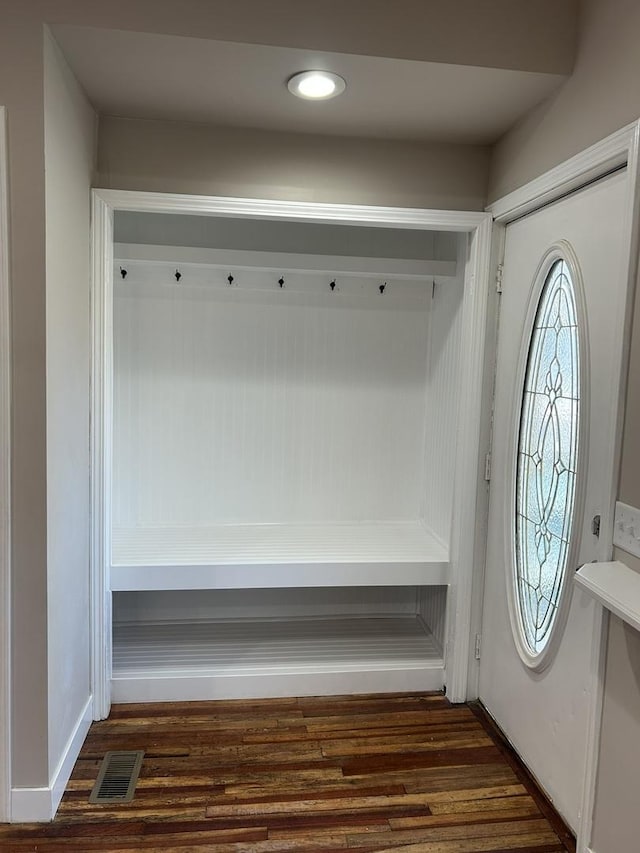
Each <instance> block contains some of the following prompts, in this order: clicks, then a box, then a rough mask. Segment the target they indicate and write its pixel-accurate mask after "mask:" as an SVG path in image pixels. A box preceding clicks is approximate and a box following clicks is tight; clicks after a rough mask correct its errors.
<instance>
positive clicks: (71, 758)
mask: <svg viewBox="0 0 640 853" xmlns="http://www.w3.org/2000/svg"><path fill="white" fill-rule="evenodd" d="M92 719H93V699H92V697H91V696H90V697H89V698H88V699H87V701H86V703H85V706H84V708H83V709H82V711H81V712H80V716H79V717H78V719H77V721H76V724H75V726H74V727H73V732H72V733H71V737H70V738H69V740H68V742H67V745H66V746H65V748H64V751H63V753H62V757H61V758H60V761H59V762H58V766H57V767H56V769H55V771H54V773H53V774H52V776H51V780H50V782H49V785H48V787H46V788H13V790H12V791H11V819H12V821H13V823H45V822H47V821H50V820H53V818H54V817H55V814H56V812H57V810H58V806H59V805H60V801H61V800H62V796H63V794H64V792H65V788H66V787H67V783H68V781H69V778H70V776H71V772H72V770H73V767H74V764H75V763H76V760H77V758H78V754H79V753H80V749H81V748H82V744H83V743H84V741H85V738H86V737H87V734H88V732H89V728H90V726H91V722H92Z"/></svg>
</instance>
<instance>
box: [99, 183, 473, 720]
mask: <svg viewBox="0 0 640 853" xmlns="http://www.w3.org/2000/svg"><path fill="white" fill-rule="evenodd" d="M97 192H98V193H100V192H102V193H103V194H104V195H106V196H107V197H108V196H109V193H106V192H105V191H97ZM119 195H120V196H121V197H126V196H128V195H131V194H128V193H121V194H119ZM132 195H136V196H137V197H138V200H139V198H140V196H141V195H142V196H152V194H132ZM167 198H170V197H167ZM111 201H113V199H111ZM233 201H234V200H229V202H233ZM216 202H217V203H218V209H216V210H211V211H208V212H207V215H196V214H194V213H193V212H189V213H180V214H176V213H171V212H164V211H163V212H155V211H153V210H149V209H145V208H144V206H142V209H141V206H140V205H139V204H138V205H136V206H135V208H134V209H122V208H118V206H117V205H115V204H114V206H113V207H114V210H115V212H114V214H113V219H112V220H111V219H110V218H109V225H108V229H107V230H109V235H108V239H107V240H106V241H105V247H104V248H106V247H107V246H108V247H109V251H110V257H109V259H108V267H107V262H106V261H105V264H104V274H103V276H102V283H103V289H102V296H103V301H102V306H103V309H104V310H103V313H102V320H103V321H106V323H105V325H104V326H103V329H104V340H103V349H102V353H103V359H102V370H103V373H102V380H103V381H102V395H103V396H102V400H101V401H100V400H99V401H98V403H100V402H102V404H103V408H102V413H103V424H104V433H103V436H104V444H103V449H104V456H103V457H102V461H103V462H104V469H103V472H102V473H103V478H102V484H103V488H102V492H101V494H102V496H103V502H102V506H103V510H104V512H103V514H102V524H103V526H102V528H101V531H102V535H103V552H102V553H103V556H104V565H103V582H104V594H105V597H106V605H105V607H104V608H103V613H104V617H105V618H104V633H105V638H106V639H107V640H108V645H107V649H108V651H107V652H106V653H105V658H106V659H105V660H104V661H103V664H104V666H105V667H106V669H107V678H106V679H105V684H104V705H105V707H106V709H107V711H108V703H109V702H110V701H111V699H113V700H114V701H125V702H126V701H130V702H139V701H173V700H185V699H198V700H201V699H214V698H241V697H266V696H287V695H320V694H331V693H334V694H335V693H348V692H351V693H357V692H361V693H364V692H367V693H368V692H385V691H387V692H389V691H399V690H407V691H410V690H433V689H441V688H443V687H445V686H447V689H448V695H449V696H450V698H454V700H455V699H460V700H461V699H464V698H466V696H467V691H466V678H467V672H466V670H467V665H468V660H467V659H468V656H469V631H470V612H471V586H472V582H473V562H474V554H475V552H476V548H477V546H478V543H477V542H476V540H475V531H474V524H473V522H472V523H471V524H470V525H469V527H467V528H466V529H465V528H464V527H463V525H464V514H465V512H466V513H468V512H469V510H470V509H471V508H472V507H473V509H474V510H475V501H476V497H477V491H478V488H479V484H478V470H479V436H480V431H481V423H480V419H481V411H480V394H479V393H478V387H477V386H474V388H473V394H472V397H473V399H471V400H469V399H468V396H469V386H470V381H471V379H472V375H473V374H475V375H476V377H477V382H478V384H479V385H481V384H482V355H483V349H482V346H483V340H484V337H483V333H484V312H485V310H486V289H485V288H483V287H482V286H478V285H479V284H480V283H481V282H482V280H483V277H482V275H481V274H479V272H478V265H479V263H480V260H479V258H480V255H481V254H482V251H481V249H480V243H481V242H482V241H479V239H478V231H479V230H480V228H481V227H485V230H487V231H488V229H486V217H485V216H484V215H483V214H473V215H472V216H473V217H475V221H474V226H475V227H474V228H471V227H469V225H468V224H467V226H466V228H465V227H460V224H459V223H458V224H457V230H453V229H452V228H451V227H449V228H446V227H436V226H435V223H434V222H431V223H430V225H429V227H420V226H417V225H416V224H413V225H411V227H407V226H406V225H403V226H400V227H398V225H397V223H394V221H393V218H392V214H390V213H389V212H388V211H385V213H386V216H387V219H386V220H385V219H384V218H383V217H382V216H381V219H382V221H380V222H375V223H374V224H371V223H370V222H367V221H357V220H356V221H355V222H354V221H349V222H340V221H332V220H330V219H328V217H326V214H325V216H324V217H320V215H319V216H318V219H319V220H320V221H304V220H303V221H300V220H297V219H296V217H295V216H293V215H292V210H291V209H289V210H288V214H289V215H288V216H286V217H282V216H279V217H272V218H265V217H264V215H260V216H259V215H252V216H250V215H247V213H246V211H243V215H242V216H237V215H235V216H234V215H233V211H229V210H225V209H224V206H225V200H224V199H219V200H216ZM101 203H103V204H104V203H105V202H104V199H103V200H102V202H101ZM257 204H262V205H265V206H268V205H269V203H268V202H262V203H257ZM214 207H215V205H214ZM291 207H293V208H295V205H294V206H291ZM339 209H340V208H338V206H336V207H335V208H334V214H335V212H336V211H337V210H339ZM358 210H374V211H375V210H377V209H358ZM404 213H405V214H407V213H409V212H408V211H405V212H404ZM411 213H413V214H415V215H416V216H418V218H419V215H420V214H421V212H420V211H414V212H411ZM422 215H424V214H422ZM447 216H449V217H451V216H454V217H455V214H448V215H447ZM463 216H464V215H460V217H461V218H462V217H463ZM466 216H467V217H469V216H470V215H469V214H467V215H466ZM111 228H112V230H111ZM484 237H485V239H484V244H483V245H484V249H485V250H486V249H487V248H488V242H489V240H488V235H487V234H485V235H484ZM483 297H484V298H483ZM481 324H482V325H481ZM474 348H475V350H476V353H477V354H479V359H476V362H472V361H471V353H472V352H473V351H474ZM477 361H480V364H478V363H477ZM469 404H470V405H471V407H472V409H473V407H474V406H475V407H476V412H475V414H474V415H472V417H473V422H472V424H469V423H468V422H467V417H468V416H469V408H468V406H469ZM98 461H99V460H98ZM470 461H471V465H469V462H470ZM96 523H97V522H96ZM98 610H99V602H98ZM109 650H110V651H109ZM98 663H99V662H98ZM452 679H453V681H452ZM452 684H454V685H455V687H453V688H452V687H451V685H452ZM457 693H460V694H461V695H459V696H458V695H456V694H457Z"/></svg>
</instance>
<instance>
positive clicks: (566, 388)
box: [515, 259, 580, 655]
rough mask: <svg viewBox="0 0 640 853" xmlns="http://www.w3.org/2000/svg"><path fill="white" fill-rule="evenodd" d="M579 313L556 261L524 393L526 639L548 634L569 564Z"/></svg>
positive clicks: (522, 592)
mask: <svg viewBox="0 0 640 853" xmlns="http://www.w3.org/2000/svg"><path fill="white" fill-rule="evenodd" d="M579 356H580V353H579V341H578V318H577V311H576V301H575V293H574V287H573V282H572V279H571V272H570V269H569V266H568V265H567V263H566V261H564V260H562V259H561V260H557V261H556V262H555V263H554V264H553V266H552V267H551V270H550V271H549V274H548V276H547V278H546V280H545V283H544V286H543V289H542V294H541V296H540V301H539V303H538V309H537V312H536V318H535V322H534V326H533V332H532V335H531V342H530V346H529V354H528V359H527V369H526V375H525V383H524V389H523V395H522V410H521V417H520V435H519V441H518V464H517V482H516V553H515V556H516V560H515V569H516V576H517V577H516V581H517V582H516V592H517V599H518V605H519V610H520V622H521V625H522V628H523V632H524V639H525V640H526V643H527V645H528V647H529V650H530V652H531V653H532V654H534V655H538V654H540V653H541V652H542V650H543V649H544V648H545V646H546V644H547V642H548V641H549V637H550V633H551V628H552V626H553V622H554V619H555V616H556V614H557V610H558V604H559V598H560V593H561V591H562V586H563V584H562V580H563V577H564V573H565V571H566V568H567V557H568V552H569V541H570V538H571V530H572V522H573V509H574V503H575V487H576V460H577V454H578V419H579V416H580V358H579Z"/></svg>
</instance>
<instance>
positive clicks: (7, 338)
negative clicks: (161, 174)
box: [0, 107, 11, 823]
mask: <svg viewBox="0 0 640 853" xmlns="http://www.w3.org/2000/svg"><path fill="white" fill-rule="evenodd" d="M8 193H9V182H8V160H7V111H6V108H5V107H0V756H2V759H1V760H0V823H2V822H3V821H10V820H11V314H10V311H11V298H10V293H9V196H8Z"/></svg>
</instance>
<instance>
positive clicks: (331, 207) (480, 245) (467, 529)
mask: <svg viewBox="0 0 640 853" xmlns="http://www.w3.org/2000/svg"><path fill="white" fill-rule="evenodd" d="M115 211H137V212H150V213H171V214H185V215H189V214H191V215H194V214H195V215H209V216H234V217H243V218H263V219H271V220H288V221H306V222H318V223H331V224H352V225H368V226H374V227H375V226H377V227H394V228H407V229H418V230H420V229H421V230H425V231H429V230H440V231H456V232H460V233H466V234H468V235H469V248H470V251H469V253H468V260H467V264H466V270H465V294H464V300H463V333H462V336H461V338H462V341H463V354H462V365H463V366H462V369H461V389H460V398H461V399H463V400H465V411H466V415H467V416H465V418H461V419H460V423H459V431H458V436H457V459H458V464H457V466H456V474H455V489H454V491H455V495H456V498H455V501H454V508H453V518H454V522H453V530H454V535H453V536H452V540H451V544H450V562H451V567H452V568H451V581H450V589H452V591H453V595H450V596H449V602H448V604H449V605H451V606H448V612H447V638H448V639H447V647H448V649H447V650H445V660H446V672H447V695H448V697H449V698H450V699H451V701H453V702H462V701H465V700H466V699H469V698H476V696H477V693H476V692H475V689H474V686H473V685H474V684H475V683H476V679H475V673H471V675H470V658H471V657H472V654H473V652H472V648H471V634H470V632H471V624H472V617H473V619H474V620H475V619H476V618H477V613H475V609H474V603H475V599H474V597H473V595H472V588H473V566H474V562H477V560H478V555H479V554H480V555H482V554H483V553H484V544H485V543H484V540H483V538H482V532H478V529H477V524H476V514H477V513H476V511H477V503H478V500H480V501H482V500H486V494H485V493H486V488H484V487H486V484H485V482H484V467H485V461H484V460H485V453H486V449H487V448H486V444H484V445H483V444H482V436H483V432H482V430H481V428H480V424H481V420H482V415H483V408H482V407H483V402H484V400H483V397H484V396H486V395H483V380H484V379H485V377H484V376H483V372H484V362H485V328H486V325H487V322H486V321H487V306H488V294H489V281H490V274H489V272H490V256H491V234H492V217H491V215H490V214H488V213H483V212H458V211H447V210H421V209H414V208H395V207H372V206H362V205H345V204H321V203H313V202H296V201H282V200H281V201H278V200H264V199H244V198H225V197H214V196H195V195H178V194H173V193H152V192H137V191H129V190H109V189H95V190H93V192H92V283H91V305H92V328H93V353H92V356H93V357H92V372H91V373H92V375H91V385H92V392H91V394H92V396H91V408H92V411H91V484H92V485H91V550H90V559H91V567H90V572H91V614H92V652H91V674H92V691H93V696H94V717H95V719H104V718H105V717H107V716H108V714H109V708H110V681H111V648H112V645H111V592H110V585H109V569H110V550H111V543H110V529H111V461H112V426H111V424H112V406H113V403H112V324H113V316H112V301H113V243H114V239H113V217H114V212H115ZM480 472H482V473H480ZM480 483H481V485H482V487H483V488H482V489H481V486H480ZM476 598H477V595H476ZM453 602H455V606H453ZM474 624H475V621H474ZM454 636H455V637H456V641H455V643H454V642H453V637H454ZM447 652H448V653H447ZM469 685H471V688H469Z"/></svg>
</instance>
